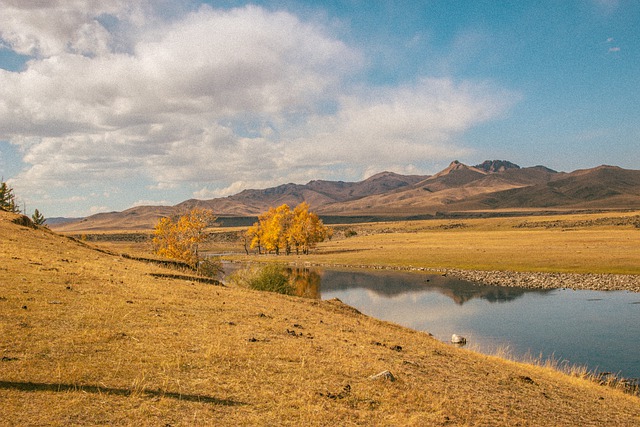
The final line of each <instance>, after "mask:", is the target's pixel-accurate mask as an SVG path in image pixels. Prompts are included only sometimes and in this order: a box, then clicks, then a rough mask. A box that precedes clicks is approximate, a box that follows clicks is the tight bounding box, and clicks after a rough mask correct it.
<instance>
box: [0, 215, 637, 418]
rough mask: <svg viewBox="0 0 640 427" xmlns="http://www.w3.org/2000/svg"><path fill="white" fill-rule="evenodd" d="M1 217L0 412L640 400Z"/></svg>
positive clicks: (534, 406) (497, 406) (226, 413)
mask: <svg viewBox="0 0 640 427" xmlns="http://www.w3.org/2000/svg"><path fill="white" fill-rule="evenodd" d="M12 218H13V216H12V215H10V214H5V213H0V330H1V332H2V334H1V337H2V338H1V339H2V341H1V342H0V402H1V404H0V424H1V425H16V426H17V425H20V426H22V425H65V426H66V425H96V424H102V425H172V426H179V425H311V426H313V425H331V426H333V425H416V426H424V425H623V426H624V425H629V426H631V425H640V399H638V398H637V397H634V396H629V395H625V394H623V393H622V392H619V391H617V390H612V389H610V388H606V387H601V386H598V385H596V384H594V383H592V382H590V381H586V380H582V379H578V378H572V377H569V376H566V375H564V374H561V373H559V372H557V371H554V370H552V369H547V368H542V367H535V366H530V365H524V364H520V363H515V362H510V361H505V360H502V359H499V358H496V357H489V356H483V355H479V354H476V353H473V352H470V351H466V350H461V349H457V348H454V347H452V346H450V345H447V344H444V343H441V342H438V341H436V340H435V339H433V338H432V337H430V336H428V335H427V334H425V333H421V332H417V331H412V330H409V329H406V328H402V327H399V326H396V325H393V324H390V323H386V322H382V321H378V320H375V319H372V318H370V317H367V316H364V315H361V314H359V313H357V312H355V311H354V310H353V309H351V308H349V307H347V306H345V305H343V304H341V303H339V302H337V301H317V300H310V299H301V298H295V297H286V296H282V295H277V294H271V293H261V292H256V291H249V290H243V289H234V288H227V287H220V286H212V285H205V284H200V283H197V282H195V281H189V280H175V279H161V278H155V277H153V276H150V273H161V272H163V271H164V272H166V271H165V270H162V269H161V268H160V267H155V266H152V265H148V264H141V263H139V262H135V261H132V260H128V259H124V258H121V257H118V256H112V255H108V254H105V253H100V252H97V251H95V250H92V249H90V248H88V247H85V246H83V245H80V244H79V243H77V242H75V241H72V240H70V239H66V238H63V237H60V236H57V235H55V234H53V233H51V232H48V231H45V230H33V229H30V228H26V227H21V226H16V225H14V224H12V223H10V221H9V220H10V219H12ZM169 272H170V271H169ZM383 370H390V371H391V372H392V373H393V374H394V375H395V377H396V378H397V380H396V381H395V382H390V381H387V380H379V381H372V380H370V379H368V378H369V376H371V375H373V374H376V373H379V372H381V371H383ZM347 385H348V386H349V387H347Z"/></svg>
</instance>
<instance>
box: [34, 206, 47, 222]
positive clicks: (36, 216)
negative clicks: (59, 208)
mask: <svg viewBox="0 0 640 427" xmlns="http://www.w3.org/2000/svg"><path fill="white" fill-rule="evenodd" d="M31 221H33V223H34V224H35V225H37V226H41V225H44V223H45V222H46V221H47V219H46V218H45V217H44V215H42V214H41V213H40V211H38V209H36V210H35V212H34V213H33V215H31Z"/></svg>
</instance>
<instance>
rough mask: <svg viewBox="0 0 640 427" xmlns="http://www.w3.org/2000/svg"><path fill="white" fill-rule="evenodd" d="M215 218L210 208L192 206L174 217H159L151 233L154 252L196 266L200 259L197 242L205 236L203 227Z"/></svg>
mask: <svg viewBox="0 0 640 427" xmlns="http://www.w3.org/2000/svg"><path fill="white" fill-rule="evenodd" d="M215 220H216V217H215V216H214V215H213V212H212V211H211V210H209V209H200V208H194V209H192V210H191V211H189V212H188V213H187V214H185V215H182V216H180V217H178V218H176V219H172V218H167V217H164V218H160V220H159V221H158V223H157V224H156V226H155V229H154V233H153V234H154V235H155V237H154V238H153V244H154V246H155V252H156V253H157V254H158V255H162V256H165V257H167V258H173V259H177V260H180V261H184V262H186V263H187V264H189V265H190V266H192V267H193V268H197V267H198V263H199V261H201V259H200V257H199V255H198V244H199V243H201V242H202V241H203V240H204V239H205V237H206V234H205V229H206V228H207V227H208V226H210V225H211V224H212V223H213V222H214V221H215Z"/></svg>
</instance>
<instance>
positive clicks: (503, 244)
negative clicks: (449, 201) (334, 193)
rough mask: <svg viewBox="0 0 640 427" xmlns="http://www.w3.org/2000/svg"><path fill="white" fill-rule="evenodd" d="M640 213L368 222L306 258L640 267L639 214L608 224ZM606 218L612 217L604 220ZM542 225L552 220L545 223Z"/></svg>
mask: <svg viewBox="0 0 640 427" xmlns="http://www.w3.org/2000/svg"><path fill="white" fill-rule="evenodd" d="M637 215H638V212H634V213H607V214H591V215H587V214H583V215H562V216H550V217H523V218H489V219H461V220H427V221H411V222H389V223H378V224H367V225H364V224H362V225H358V226H352V227H349V229H352V230H355V231H356V232H357V233H358V234H357V235H356V236H354V237H350V238H344V237H341V235H340V234H337V235H336V238H334V239H333V240H331V241H328V242H325V243H323V244H321V245H320V246H319V248H318V250H317V251H316V252H315V253H313V254H312V255H311V256H309V257H300V260H301V261H310V262H317V263H323V264H347V265H385V266H404V267H406V266H414V267H430V268H460V269H468V270H509V271H534V272H536V271H537V272H571V273H614V274H640V228H638V227H636V226H634V225H633V221H630V222H631V223H629V224H624V225H612V224H607V222H614V223H615V219H624V218H632V219H634V220H635V218H636V217H637ZM602 218H611V219H612V220H611V221H604V223H605V225H599V224H600V222H602ZM599 221H600V222H599ZM639 221H640V220H639ZM622 222H624V221H622ZM523 224H530V225H531V224H533V225H535V227H523V226H522V225H523ZM544 224H549V226H553V227H550V228H545V227H544ZM581 224H582V225H581Z"/></svg>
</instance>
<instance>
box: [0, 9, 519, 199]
mask: <svg viewBox="0 0 640 427" xmlns="http://www.w3.org/2000/svg"><path fill="white" fill-rule="evenodd" d="M131 3H133V5H131ZM172 3H175V2H165V3H162V2H144V1H141V2H128V1H124V0H122V1H112V2H101V1H90V0H85V1H81V0H76V1H67V0H64V1H63V0H58V1H47V2H44V1H35V0H34V1H17V0H4V1H3V0H0V7H2V12H0V13H1V18H0V19H1V20H0V38H1V42H2V44H4V45H5V46H7V47H8V48H10V49H12V50H14V51H15V52H18V53H21V54H26V55H30V56H31V59H30V61H29V62H28V63H27V64H26V68H25V69H24V70H23V71H21V72H9V71H5V70H0V139H5V140H8V141H10V143H11V144H13V145H14V146H15V147H17V148H18V149H19V150H20V152H21V153H22V155H23V160H24V162H25V163H26V164H27V166H26V168H25V169H24V170H23V171H22V172H21V174H20V175H19V176H17V177H16V181H19V182H22V184H21V185H22V187H23V188H25V190H28V188H27V187H28V186H32V188H34V189H35V188H43V187H44V186H47V187H56V186H58V187H60V188H64V187H70V186H72V185H73V186H78V182H81V183H86V185H87V186H95V185H97V184H98V183H101V182H105V181H113V180H121V181H122V182H124V181H125V180H126V179H128V178H130V177H132V176H135V177H138V178H140V179H142V178H144V180H146V181H147V182H150V183H151V186H152V187H153V188H156V189H163V188H175V187H176V186H180V185H186V184H191V185H192V186H193V188H200V190H195V191H194V194H195V195H196V196H202V197H205V196H208V195H214V194H218V195H220V194H227V193H229V192H230V191H233V192H237V191H239V190H241V189H242V187H244V186H247V187H256V186H263V185H273V184H277V183H281V182H283V181H300V180H306V179H313V178H321V177H323V176H330V175H331V174H338V175H339V174H342V175H345V174H351V175H358V177H362V175H364V174H366V173H368V172H367V171H370V170H372V168H375V167H379V168H381V169H382V168H389V167H397V168H409V169H414V168H416V165H418V164H419V163H420V162H421V161H425V160H433V159H437V158H450V157H451V156H453V155H460V154H463V153H465V152H467V151H468V149H467V148H465V147H464V146H463V145H460V143H459V141H457V140H456V137H457V136H458V135H460V134H461V133H462V132H464V131H465V130H467V129H469V128H470V127H472V126H474V125H476V124H478V123H482V122H484V121H487V120H492V119H494V118H496V117H498V116H500V115H501V114H503V113H504V111H506V110H507V109H508V107H509V106H510V105H511V104H512V103H513V102H515V100H517V96H516V95H514V94H512V93H508V92H505V91H503V90H500V89H499V88H496V87H493V86H491V85H490V84H486V83H478V82H464V81H462V82H456V81H453V80H451V79H447V78H442V79H430V78H423V79H419V80H418V81H416V82H414V83H411V84H406V85H402V86H393V87H377V88H363V87H356V86H353V84H352V83H351V82H352V80H354V76H356V75H357V74H358V73H360V72H361V71H362V70H363V68H364V66H365V63H366V59H365V58H363V57H362V53H361V52H360V51H358V50H357V49H356V48H354V47H352V46H348V45H347V44H345V43H344V42H343V41H341V40H339V39H337V38H336V37H334V36H333V35H332V34H331V31H330V28H327V27H326V26H324V25H321V24H318V23H314V22H306V21H302V20H301V19H299V18H298V17H296V16H295V15H293V14H291V13H288V12H285V11H279V12H273V11H267V10H266V9H263V8H260V7H256V6H247V7H243V8H236V9H230V10H219V9H214V8H211V7H208V6H202V7H200V8H199V9H196V10H189V9H188V7H186V6H185V5H183V6H182V7H176V6H174V7H173V9H172V10H171V12H170V13H169V12H167V9H166V8H167V7H168V5H169V4H172ZM158 5H161V6H162V8H160V9H161V10H159V9H154V6H158ZM161 12H162V13H161ZM236 190H237V191H236Z"/></svg>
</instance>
